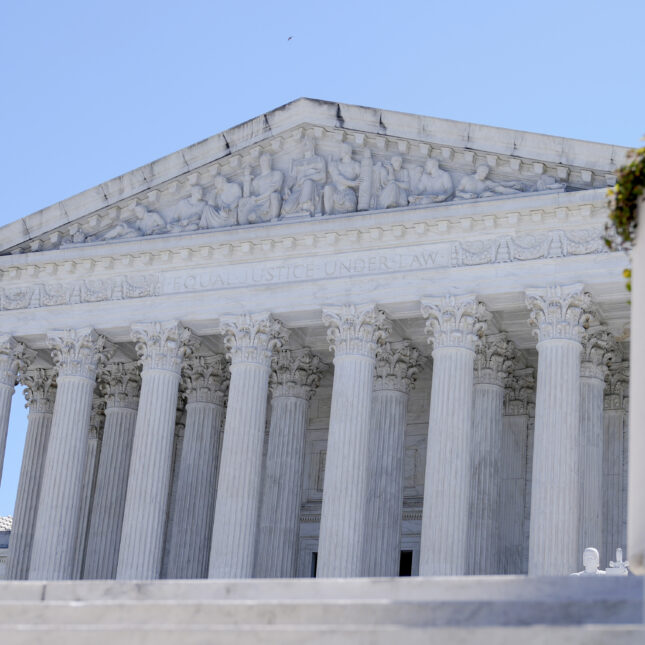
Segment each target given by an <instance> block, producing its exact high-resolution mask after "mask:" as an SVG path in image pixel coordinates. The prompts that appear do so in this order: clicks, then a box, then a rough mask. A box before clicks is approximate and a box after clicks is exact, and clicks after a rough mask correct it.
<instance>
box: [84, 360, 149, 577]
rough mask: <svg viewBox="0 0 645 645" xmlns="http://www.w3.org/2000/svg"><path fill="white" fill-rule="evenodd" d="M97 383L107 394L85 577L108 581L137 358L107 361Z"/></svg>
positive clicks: (115, 554) (117, 534) (135, 396)
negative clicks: (134, 361) (119, 361)
mask: <svg viewBox="0 0 645 645" xmlns="http://www.w3.org/2000/svg"><path fill="white" fill-rule="evenodd" d="M99 385H100V388H101V392H102V393H103V395H104V396H105V424H104V426H103V443H102V446H101V456H100V458H99V468H98V473H97V476H96V490H95V492H94V504H93V506H92V516H91V518H90V530H89V534H88V537H87V549H86V555H85V568H84V571H83V577H84V578H90V579H99V580H108V579H111V578H114V577H115V576H116V567H117V562H118V559H119V544H120V542H121V526H122V523H123V510H124V508H125V495H126V491H127V487H128V471H129V469H130V456H131V454H132V440H133V439H134V428H135V424H136V421H137V406H138V405H139V389H140V385H141V378H140V376H139V366H138V365H137V363H111V364H109V365H107V366H106V368H105V371H104V372H103V375H102V378H101V382H100V384H99Z"/></svg>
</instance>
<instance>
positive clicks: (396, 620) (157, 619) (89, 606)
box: [0, 576, 645, 645]
mask: <svg viewBox="0 0 645 645" xmlns="http://www.w3.org/2000/svg"><path fill="white" fill-rule="evenodd" d="M642 617H643V582H642V578H637V577H628V578H593V579H583V578H551V579H549V578H543V579H539V578H537V579H536V578H526V577H511V576H507V577H495V576H487V577H468V578H407V579H405V578H388V579H345V580H335V579H321V580H309V579H307V580H239V581H238V580H236V581H231V580H197V581H155V582H115V581H70V582H48V583H41V582H5V583H0V644H1V645H5V644H7V645H9V644H13V643H16V644H23V643H25V644H26V643H30V644H31V643H43V644H44V643H46V644H47V645H55V644H57V643H61V644H63V643H64V644H65V645H76V644H77V643H78V644H81V643H83V644H86V643H90V645H103V644H104V643H105V644H107V643H110V645H114V643H115V642H116V643H117V645H123V644H125V643H143V644H147V643H151V644H154V645H165V644H166V643H180V644H181V645H193V644H197V643H199V644H201V643H217V645H220V644H221V645H228V644H229V643H231V644H233V643H235V645H247V643H248V644H251V643H253V644H256V643H267V644H269V645H273V644H274V643H275V645H292V644H293V645H295V644H298V645H300V644H301V643H307V644H308V643H311V644H312V645H318V644H319V643H321V644H322V643H334V644H336V643H341V644H342V643H359V644H363V643H365V644H368V643H369V644H370V645H372V644H374V645H380V644H381V643H383V644H385V643H388V645H390V644H392V643H394V644H395V645H396V644H397V641H400V642H402V643H403V642H405V645H416V644H417V643H419V644H420V643H424V644H427V643H450V644H453V643H456V644H461V643H463V644H466V643H468V644H470V643H478V644H481V643H504V644H505V643H509V644H510V643H513V644H517V643H520V644H521V645H533V644H536V645H537V644H538V643H539V644H544V645H555V644H557V643H574V644H576V643H581V644H582V643H584V644H585V645H587V644H589V643H591V644H595V643H599V644H600V643H612V644H613V643H617V644H622V643H625V644H627V643H629V644H630V645H631V644H632V643H639V644H641V645H642V644H644V643H645V626H643V625H642ZM115 639H116V640H115Z"/></svg>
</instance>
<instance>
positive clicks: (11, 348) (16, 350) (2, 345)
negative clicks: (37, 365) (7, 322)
mask: <svg viewBox="0 0 645 645" xmlns="http://www.w3.org/2000/svg"><path fill="white" fill-rule="evenodd" d="M35 356H36V352H34V350H33V349H29V348H28V347H27V346H26V345H25V344H24V343H20V342H18V341H17V340H16V339H15V338H13V336H10V335H9V334H0V385H8V386H9V387H15V385H16V382H17V380H18V373H19V372H22V371H23V370H26V369H27V366H28V365H29V364H30V363H31V362H32V361H33V360H34V358H35Z"/></svg>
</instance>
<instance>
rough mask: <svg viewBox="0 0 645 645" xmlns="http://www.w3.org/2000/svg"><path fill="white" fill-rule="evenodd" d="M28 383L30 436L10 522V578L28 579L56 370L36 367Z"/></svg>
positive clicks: (27, 377)
mask: <svg viewBox="0 0 645 645" xmlns="http://www.w3.org/2000/svg"><path fill="white" fill-rule="evenodd" d="M21 381H22V384H23V385H24V386H25V387H26V389H25V398H26V399H27V407H29V419H28V423H27V438H26V439H25V450H24V452H23V455H22V466H21V468H20V479H19V480H18V493H17V495H16V506H15V509H14V512H13V524H12V525H11V540H10V542H9V561H8V563H7V579H9V580H25V579H26V578H27V574H28V573H29V562H30V560H31V546H32V542H33V539H34V527H35V525H36V513H37V511H38V500H39V498H40V484H41V481H42V475H43V467H44V465H45V456H46V455H47V444H48V442H49V431H50V429H51V425H52V412H53V411H54V397H55V396H56V377H55V372H54V370H43V369H34V370H29V371H27V372H25V373H24V374H23V375H22V378H21Z"/></svg>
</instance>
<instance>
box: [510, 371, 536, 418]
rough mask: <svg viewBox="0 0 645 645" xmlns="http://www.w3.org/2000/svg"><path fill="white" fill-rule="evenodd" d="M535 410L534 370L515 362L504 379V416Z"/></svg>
mask: <svg viewBox="0 0 645 645" xmlns="http://www.w3.org/2000/svg"><path fill="white" fill-rule="evenodd" d="M534 409H535V370H534V369H533V368H532V367H525V362H524V361H523V360H519V361H518V360H515V361H514V365H513V367H512V368H511V369H509V371H508V373H507V374H506V378H505V379H504V414H507V415H510V416H515V415H520V414H528V415H529V416H531V414H532V412H533V411H534Z"/></svg>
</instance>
